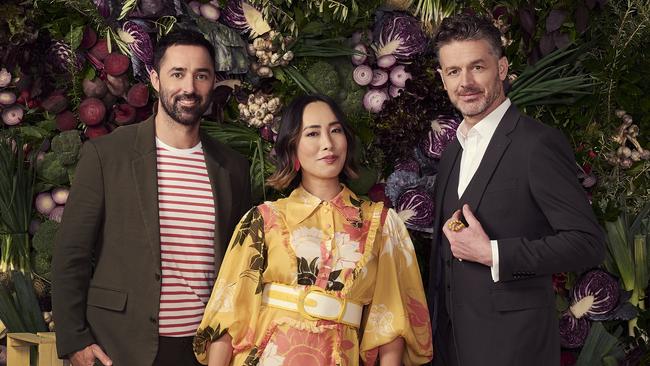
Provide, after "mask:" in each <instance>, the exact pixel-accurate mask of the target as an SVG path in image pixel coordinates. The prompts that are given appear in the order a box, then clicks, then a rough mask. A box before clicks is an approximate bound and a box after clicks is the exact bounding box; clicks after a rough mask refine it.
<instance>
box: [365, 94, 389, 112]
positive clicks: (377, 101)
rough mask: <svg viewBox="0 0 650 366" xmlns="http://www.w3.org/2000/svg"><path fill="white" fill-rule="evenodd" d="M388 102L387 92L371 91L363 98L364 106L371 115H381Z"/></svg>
mask: <svg viewBox="0 0 650 366" xmlns="http://www.w3.org/2000/svg"><path fill="white" fill-rule="evenodd" d="M387 100H388V93H386V90H384V89H370V90H368V91H367V92H366V94H365V95H364V96H363V106H364V108H366V110H368V111H369V112H371V113H379V112H380V111H381V110H382V109H383V107H384V102H385V101H387Z"/></svg>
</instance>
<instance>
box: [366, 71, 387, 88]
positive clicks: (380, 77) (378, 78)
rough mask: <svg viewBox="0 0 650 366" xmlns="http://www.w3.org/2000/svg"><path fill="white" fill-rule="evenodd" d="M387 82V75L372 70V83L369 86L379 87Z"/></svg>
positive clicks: (383, 72) (384, 72)
mask: <svg viewBox="0 0 650 366" xmlns="http://www.w3.org/2000/svg"><path fill="white" fill-rule="evenodd" d="M387 82H388V73H387V72H386V71H384V70H380V69H375V70H372V81H370V85H372V86H374V87H379V86H382V85H384V84H386V83H387Z"/></svg>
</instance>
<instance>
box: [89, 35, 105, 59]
mask: <svg viewBox="0 0 650 366" xmlns="http://www.w3.org/2000/svg"><path fill="white" fill-rule="evenodd" d="M89 52H90V54H91V55H93V56H94V57H95V58H96V59H98V60H99V61H104V59H105V58H106V56H108V53H109V52H108V43H107V42H106V40H105V39H100V40H99V41H97V43H95V45H94V46H93V48H91V49H90V51H89Z"/></svg>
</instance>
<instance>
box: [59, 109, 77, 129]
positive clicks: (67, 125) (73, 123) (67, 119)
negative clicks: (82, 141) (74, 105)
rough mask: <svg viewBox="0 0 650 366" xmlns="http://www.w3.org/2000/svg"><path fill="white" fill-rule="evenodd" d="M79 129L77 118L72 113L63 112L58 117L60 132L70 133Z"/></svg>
mask: <svg viewBox="0 0 650 366" xmlns="http://www.w3.org/2000/svg"><path fill="white" fill-rule="evenodd" d="M75 127H77V118H75V115H74V113H72V112H70V111H63V112H61V113H59V114H57V115H56V128H57V129H58V130H59V131H69V130H72V129H74V128H75Z"/></svg>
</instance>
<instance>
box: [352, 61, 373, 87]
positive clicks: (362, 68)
mask: <svg viewBox="0 0 650 366" xmlns="http://www.w3.org/2000/svg"><path fill="white" fill-rule="evenodd" d="M352 79H354V82H355V83H357V84H359V85H361V86H365V85H368V84H370V82H371V81H372V69H371V68H370V66H368V65H359V66H357V67H356V68H355V69H354V72H352Z"/></svg>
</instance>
